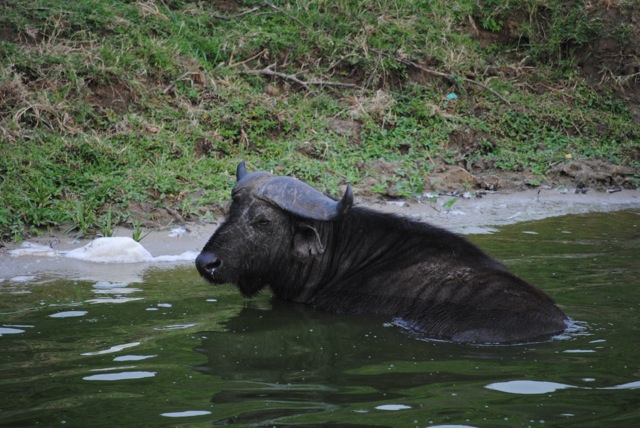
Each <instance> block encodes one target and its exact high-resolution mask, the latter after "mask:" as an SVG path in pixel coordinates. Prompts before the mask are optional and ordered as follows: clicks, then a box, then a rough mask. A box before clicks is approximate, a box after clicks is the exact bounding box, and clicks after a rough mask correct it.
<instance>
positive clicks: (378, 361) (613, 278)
mask: <svg viewBox="0 0 640 428" xmlns="http://www.w3.org/2000/svg"><path fill="white" fill-rule="evenodd" d="M470 238H471V239H472V240H473V241H474V242H476V243H478V244H479V245H480V246H481V247H482V248H484V249H485V250H486V251H488V252H489V253H490V254H492V255H494V256H495V257H496V258H498V259H500V260H502V261H503V262H505V263H506V264H507V265H508V266H509V268H510V269H511V270H512V271H513V272H515V273H516V274H518V275H520V276H522V277H524V278H525V279H527V280H529V281H531V282H533V283H535V284H537V285H538V286H540V287H541V288H543V289H544V290H545V291H546V292H547V293H549V294H550V295H551V296H553V297H554V298H555V299H556V301H558V303H559V304H560V306H561V307H562V308H563V309H564V310H565V312H567V314H569V315H570V316H571V317H572V318H573V319H574V320H575V322H574V324H573V327H574V328H573V331H572V332H570V333H568V334H566V335H563V336H562V337H559V338H555V339H554V340H550V341H546V342H543V343H529V344H519V345H508V346H507V345H503V346H495V345H494V346H478V345H461V344H455V343H449V342H443V341H425V340H417V339H415V338H414V337H411V336H410V335H408V334H406V333H404V332H403V331H402V330H401V329H399V328H398V327H396V326H394V325H393V324H392V323H391V322H390V321H391V320H388V319H383V318H376V317H361V316H336V315H332V314H326V313H319V312H315V311H312V310H309V309H308V308H304V307H300V306H298V305H291V304H286V303H282V302H273V301H271V299H270V298H269V295H268V293H264V294H263V295H261V296H259V297H258V298H256V299H254V300H252V301H244V300H243V299H242V298H241V297H240V296H239V295H238V293H237V291H236V290H235V289H234V288H233V287H231V286H220V287H212V286H209V285H207V284H205V283H204V282H203V281H202V280H201V279H200V278H199V277H198V275H197V273H196V271H195V269H194V268H193V267H192V265H191V264H190V263H189V264H178V265H176V266H175V267H173V268H172V269H169V270H167V269H162V268H160V267H154V266H150V267H149V268H148V269H146V270H144V273H143V275H142V278H141V280H140V281H141V282H139V281H138V282H127V281H114V280H113V279H109V278H113V277H109V278H106V276H105V278H104V279H101V278H92V279H90V280H89V279H87V280H78V279H69V278H65V276H64V275H61V274H60V273H59V271H57V273H56V275H52V276H48V275H43V274H37V275H31V274H30V273H29V272H25V273H24V275H21V276H17V275H14V276H12V277H4V278H1V277H2V274H0V278H1V279H0V396H1V397H2V400H1V402H0V426H12V427H14V426H15V427H18V426H25V427H26V426H82V427H86V426H94V427H96V426H97V427H99V426H212V425H232V426H233V425H235V426H252V425H253V426H284V425H302V426H304V425H307V426H318V425H332V424H335V425H339V426H393V427H409V426H420V427H425V426H443V425H447V426H458V427H461V426H467V427H520V426H523V427H525V426H532V427H533V426H554V427H556V426H558V427H591V426H593V427H604V426H615V427H637V426H640V359H639V358H638V355H639V354H640V331H639V330H640V262H639V259H640V211H637V210H636V211H622V212H616V213H601V214H591V215H579V216H576V215H573V216H564V217H556V218H551V219H547V220H543V221H536V222H528V223H520V224H516V225H511V226H505V227H499V228H498V231H497V232H496V233H493V234H490V235H475V236H470ZM0 263H1V259H0ZM30 263H37V261H34V260H30ZM61 263H64V262H61ZM100 269H103V270H104V266H102V267H101V268H100ZM118 269H119V266H118V265H113V270H114V271H117V270H118ZM0 272H1V270H0Z"/></svg>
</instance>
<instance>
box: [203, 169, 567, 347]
mask: <svg viewBox="0 0 640 428" xmlns="http://www.w3.org/2000/svg"><path fill="white" fill-rule="evenodd" d="M352 201H353V196H352V194H351V190H350V188H348V189H347V192H346V193H345V196H344V197H343V198H342V200H341V201H334V200H332V199H330V198H327V197H326V196H324V195H322V194H321V193H320V192H318V191H316V190H315V189H313V188H312V187H310V186H308V185H306V184H304V183H302V182H300V181H298V180H295V179H293V178H290V177H274V176H272V175H270V174H268V173H265V172H255V173H251V174H249V173H247V172H246V169H245V168H244V164H242V163H241V164H240V165H239V167H238V182H237V183H236V185H235V187H234V189H233V202H232V204H231V208H230V213H229V216H228V218H227V220H226V221H225V223H223V224H222V225H221V226H220V227H219V228H218V230H217V231H216V232H215V233H214V235H213V236H212V237H211V239H210V240H209V242H208V243H207V244H206V245H205V247H204V249H203V251H202V252H201V254H200V255H199V256H198V258H197V260H196V266H197V268H198V271H199V272H200V274H201V275H202V276H203V277H204V278H205V279H207V280H208V281H210V282H212V283H234V284H237V285H238V288H239V290H240V292H241V293H242V294H243V295H245V296H248V297H250V296H252V295H255V294H256V293H257V292H259V291H260V290H262V289H263V288H264V287H266V286H269V287H270V288H271V289H272V291H273V293H274V294H275V295H276V296H278V297H279V298H282V299H284V300H288V301H293V302H298V303H304V304H307V305H310V306H312V307H315V308H318V309H321V310H326V311H331V312H337V313H349V314H359V313H372V314H380V315H389V316H391V317H398V318H400V319H402V320H403V322H404V323H405V324H406V325H409V326H410V327H411V328H412V329H414V330H415V331H417V332H419V333H420V334H421V335H423V336H425V337H433V338H439V339H450V340H456V341H463V342H513V341H524V340H531V339H535V338H541V337H545V336H547V337H548V336H550V335H552V334H555V333H558V332H561V331H562V330H564V329H565V328H566V324H565V320H566V315H565V314H564V313H563V312H562V311H561V310H560V309H559V308H558V307H557V306H556V305H555V303H554V302H553V301H552V300H551V298H550V297H548V296H547V295H546V294H545V293H543V292H542V291H541V290H539V289H537V288H535V287H534V286H532V285H531V284H529V283H527V282H526V281H524V280H522V279H520V278H518V277H516V276H515V275H513V274H511V273H509V272H507V271H506V269H505V268H504V266H503V265H501V264H500V263H499V262H497V261H495V260H494V259H492V258H491V257H490V256H488V255H487V254H485V253H484V252H482V251H481V250H480V249H479V248H478V247H476V246H475V245H473V244H471V243H470V242H469V241H467V240H466V239H464V238H462V237H460V236H457V235H455V234H453V233H451V232H448V231H446V230H444V229H440V228H437V227H434V226H431V225H429V224H426V223H421V222H416V221H413V220H410V219H407V218H403V217H399V216H394V215H390V214H384V213H379V212H376V211H373V210H369V209H366V208H358V207H355V208H352V206H351V205H352Z"/></svg>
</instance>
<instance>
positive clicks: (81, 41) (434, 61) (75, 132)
mask: <svg viewBox="0 0 640 428" xmlns="http://www.w3.org/2000/svg"><path fill="white" fill-rule="evenodd" d="M500 3H501V2H500ZM216 5H218V6H216ZM497 5H498V3H496V2H491V1H484V2H476V1H475V0H474V1H472V0H457V1H453V2H448V1H425V0H422V1H421V0H407V1H398V0H387V1H384V0H382V1H377V2H362V1H355V0H341V1H311V0H297V1H291V2H284V1H273V2H271V3H268V2H267V3H265V2H260V1H244V2H240V1H238V2H233V1H218V2H192V1H186V0H164V1H162V0H161V1H138V2H131V1H117V0H103V1H93V0H91V1H90V0H76V1H68V0H37V1H33V2H24V1H20V0H7V1H5V2H4V3H3V5H2V6H0V58H2V61H1V62H0V133H1V140H0V195H1V197H2V204H1V205H0V236H1V237H3V239H16V240H19V239H22V238H23V237H24V236H25V235H28V234H30V233H38V232H39V231H41V230H43V229H47V228H52V227H63V230H69V231H70V232H73V233H75V234H78V235H87V234H91V233H101V232H102V233H105V232H106V233H108V232H109V231H110V230H111V229H112V228H113V227H114V226H115V225H116V224H117V223H127V224H136V225H139V224H140V221H141V220H146V219H145V218H140V213H139V212H134V211H133V210H132V205H133V204H135V203H140V202H143V203H146V204H150V205H149V206H152V207H157V208H161V207H169V208H171V209H173V210H175V211H176V212H178V213H179V214H180V215H181V216H183V217H184V218H186V219H195V218H208V219H211V218H212V217H213V216H214V215H215V213H217V212H218V211H219V209H220V207H222V206H223V204H224V202H225V201H226V200H227V199H228V195H229V190H230V187H231V186H232V184H233V171H234V169H235V165H236V164H237V162H238V161H239V160H242V159H246V160H247V162H248V164H249V167H250V168H260V169H266V170H273V171H274V172H276V173H282V174H292V175H295V176H298V177H299V178H302V179H305V180H309V181H312V182H313V183H314V184H315V185H316V186H318V187H319V188H320V189H322V190H324V191H327V192H329V193H336V192H338V186H339V185H343V184H346V183H353V184H356V185H358V184H359V183H362V182H363V181H365V180H366V179H367V178H370V177H371V176H372V175H373V173H372V172H371V170H370V168H369V166H370V165H371V164H372V163H374V162H376V161H378V159H384V160H385V161H387V162H393V163H394V165H397V168H395V170H394V171H392V172H390V173H389V174H387V175H385V176H384V177H380V179H379V183H377V184H376V185H374V186H372V190H373V191H374V192H379V193H383V194H385V193H390V192H391V193H393V194H398V195H408V196H409V195H415V194H418V193H419V192H421V191H422V190H423V188H424V186H425V182H427V181H428V180H427V177H428V174H429V172H430V171H431V170H432V169H433V168H434V167H435V166H436V165H437V164H439V163H452V162H455V159H456V156H454V155H456V153H455V150H454V151H452V149H451V147H448V144H449V140H450V137H451V135H452V133H455V132H459V131H464V130H474V131H477V132H481V133H482V135H485V136H486V138H485V140H483V141H482V142H481V144H480V145H481V146H482V147H484V149H482V150H478V151H476V152H473V153H464V154H462V155H463V157H464V158H465V162H467V163H469V162H470V163H473V162H477V161H478V160H479V159H480V158H490V159H491V160H492V161H494V163H495V165H496V167H497V168H499V169H504V170H514V171H522V170H527V171H532V172H533V173H535V174H537V175H539V176H540V177H544V175H545V173H546V172H547V171H548V170H549V167H550V165H552V164H553V163H554V162H557V161H560V160H561V159H563V157H564V155H565V154H567V153H570V154H572V155H573V156H574V157H576V158H583V159H604V160H607V161H610V162H614V163H617V164H622V165H629V166H632V167H636V168H637V167H638V166H640V165H639V164H638V155H637V154H638V146H639V145H640V131H639V127H638V125H637V122H635V123H634V119H633V118H632V116H631V113H630V111H629V108H628V106H627V105H625V104H624V102H622V101H621V100H620V99H619V98H616V96H615V95H614V92H613V91H612V90H611V88H607V87H604V86H599V87H596V86H594V85H593V84H589V83H588V82H586V81H585V80H584V79H582V78H580V77H579V74H578V73H577V72H576V70H575V64H574V63H573V58H574V57H573V56H572V49H573V48H574V47H576V46H580V45H582V44H584V43H587V42H588V41H589V40H590V38H591V37H593V34H594V32H597V31H598V29H599V28H600V27H598V22H597V20H596V19H595V18H594V17H593V16H590V15H585V14H583V13H581V12H580V10H581V9H579V8H572V9H570V10H565V9H566V7H565V6H563V2H560V1H550V2H546V6H545V7H546V8H548V9H549V10H550V11H551V12H549V13H551V15H550V16H553V17H555V19H554V20H552V21H548V20H547V21H545V19H543V18H545V17H547V16H548V15H546V14H543V12H544V13H547V10H546V9H545V10H542V8H543V7H542V5H541V2H536V1H534V0H520V1H515V2H509V3H508V5H509V7H508V8H502V9H501V8H500V7H498V6H497ZM223 6H227V7H223ZM245 12H246V13H245ZM525 12H526V14H528V15H527V16H528V18H530V19H528V20H527V21H526V22H528V23H529V26H525V27H523V28H522V32H523V39H522V40H524V39H525V38H526V40H527V43H523V42H519V43H516V44H515V45H504V44H500V43H499V42H493V43H486V42H485V43H482V42H480V41H479V40H477V37H475V33H474V31H473V30H472V29H471V27H470V24H469V23H470V22H471V20H472V21H473V22H474V23H475V24H476V25H477V26H480V27H484V28H487V29H490V30H495V31H498V30H501V29H502V28H503V27H504V25H505V19H506V17H507V16H510V14H514V13H516V14H518V13H520V14H523V13H525ZM620 28H621V29H622V30H621V31H623V30H624V29H625V28H627V29H628V27H625V26H621V27H620ZM541 34H546V35H547V37H546V38H544V37H542V36H541ZM525 58H526V61H527V66H526V67H525V66H523V59H525ZM409 63H414V64H418V65H419V66H420V67H422V70H420V69H418V68H416V67H413V66H411V65H409ZM272 64H275V65H274V68H273V70H275V71H277V72H280V73H283V75H290V76H291V75H295V76H296V77H297V78H298V79H300V80H302V81H305V82H311V81H322V82H329V83H330V84H324V85H309V86H308V87H306V88H305V87H301V86H300V85H298V84H297V83H295V82H294V81H293V79H291V78H283V77H273V76H265V75H259V74H257V75H256V74H251V71H253V72H255V71H258V70H263V69H264V68H265V67H267V66H269V65H272ZM424 69H428V70H430V71H435V72H438V73H442V74H444V75H445V76H448V77H437V76H433V75H432V74H429V73H428V72H425V71H424ZM248 71H249V73H247V72H248ZM465 79H472V80H475V81H477V82H481V83H483V84H485V85H487V86H488V87H489V88H491V89H492V90H494V91H496V92H497V93H499V94H500V95H501V96H503V97H504V98H506V99H508V100H509V102H510V105H507V104H505V103H503V102H502V101H500V100H499V99H498V98H497V97H496V96H495V94H493V93H492V92H490V91H489V90H486V89H483V88H481V87H480V86H478V85H474V84H471V83H469V81H468V80H465ZM627 83H628V82H627ZM331 84H354V85H356V86H357V87H356V88H347V87H341V86H333V85H331ZM531 88H541V91H533V90H531ZM449 93H456V94H457V95H458V99H457V100H448V99H447V98H446V95H447V94H449ZM479 112H480V113H479ZM336 120H344V121H350V122H353V121H355V122H356V123H357V124H358V126H359V128H358V129H359V130H358V131H357V133H356V135H354V134H353V133H349V132H341V131H340V130H336V129H335V126H332V124H333V123H334V122H335V121H336ZM212 213H214V214H212ZM148 216H151V213H149V214H148Z"/></svg>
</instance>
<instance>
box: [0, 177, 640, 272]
mask: <svg viewBox="0 0 640 428" xmlns="http://www.w3.org/2000/svg"><path fill="white" fill-rule="evenodd" d="M469 196H470V197H468V198H466V197H456V196H449V195H439V196H437V197H436V196H433V197H429V196H427V197H425V199H424V200H423V201H422V202H419V201H415V200H394V201H384V200H374V201H371V200H366V199H360V198H356V206H366V207H369V208H372V209H375V210H379V211H384V212H389V213H395V214H399V215H405V216H409V217H412V218H414V219H416V220H419V221H425V222H429V223H431V224H433V225H436V226H439V227H443V228H445V229H448V230H451V231H453V232H456V233H460V234H477V233H492V232H495V231H496V228H499V227H500V226H504V225H508V224H513V223H520V222H524V221H533V220H540V219H544V218H548V217H556V216H562V215H568V214H585V213H594V212H609V211H619V210H625V209H640V190H622V191H619V192H615V193H605V192H588V193H586V194H582V193H575V192H574V191H573V190H569V191H564V190H563V191H560V190H557V189H534V190H525V191H518V192H487V193H485V194H482V197H475V196H472V195H469ZM216 228H217V224H204V223H186V224H176V223H173V224H170V225H168V226H167V227H164V228H161V229H154V230H151V231H148V230H147V231H146V232H149V234H148V235H147V236H146V237H145V238H144V239H142V240H141V241H140V243H141V244H142V246H143V247H144V248H145V249H147V250H148V251H149V252H150V253H151V254H152V255H153V256H154V257H158V256H167V255H179V254H182V253H185V252H194V253H196V254H197V253H198V252H199V251H200V250H201V249H202V247H203V246H204V245H205V243H206V242H207V240H208V239H209V237H210V236H211V234H212V233H213V232H214V231H215V229H216ZM146 232H145V233H146ZM131 233H132V232H131V230H130V229H128V228H124V227H118V228H116V231H115V234H114V236H119V237H131ZM90 241H91V239H74V238H73V237H72V236H64V235H60V234H58V235H56V234H55V233H49V234H45V235H43V236H39V237H34V238H32V239H29V240H26V241H25V243H29V244H33V245H36V246H41V247H42V246H46V247H50V248H51V249H52V250H55V252H58V251H68V250H72V249H76V248H79V247H82V246H84V245H86V244H87V243H89V242H90ZM25 243H22V244H17V243H6V244H5V247H4V248H1V249H0V284H4V283H5V282H10V283H11V282H12V281H14V278H16V277H36V278H37V277H42V278H45V277H47V278H57V277H64V278H72V279H78V280H98V281H107V280H109V281H115V282H141V281H142V276H143V275H144V271H145V270H146V269H150V268H154V269H155V268H168V267H174V266H176V264H186V263H192V261H190V260H188V259H184V260H177V261H173V262H144V263H118V264H114V263H96V262H87V261H80V260H72V259H68V258H61V257H57V256H53V257H51V256H44V255H42V254H40V255H38V254H34V255H21V256H14V255H11V253H10V251H12V250H16V249H20V248H24V247H25ZM194 257H195V256H194ZM114 266H117V267H118V268H117V269H114ZM107 278H109V279H107ZM14 282H15V281H14Z"/></svg>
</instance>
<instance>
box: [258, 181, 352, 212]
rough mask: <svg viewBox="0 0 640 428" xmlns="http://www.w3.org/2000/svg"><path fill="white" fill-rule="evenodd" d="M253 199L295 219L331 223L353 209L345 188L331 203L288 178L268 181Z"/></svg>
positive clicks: (302, 184) (306, 186)
mask: <svg viewBox="0 0 640 428" xmlns="http://www.w3.org/2000/svg"><path fill="white" fill-rule="evenodd" d="M257 196H258V197H259V198H260V199H263V200H266V201H268V202H271V203H273V204H275V205H277V206H278V207H280V208H282V209H283V210H285V211H287V212H290V213H291V214H294V215H296V216H298V217H303V218H306V219H310V220H319V221H330V220H335V219H337V218H339V217H340V216H342V215H344V214H346V213H347V211H349V209H350V208H351V205H353V191H352V190H351V186H347V190H346V191H345V192H344V196H343V197H342V199H341V200H340V201H335V200H333V199H331V198H329V197H328V196H325V195H323V194H322V193H320V192H319V191H317V190H316V189H314V188H313V187H311V186H309V185H308V184H306V183H303V182H302V181H300V180H296V179H295V178H292V177H274V178H272V179H270V180H269V181H267V182H265V183H264V184H263V185H262V187H261V188H260V190H259V191H258V193H257Z"/></svg>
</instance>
